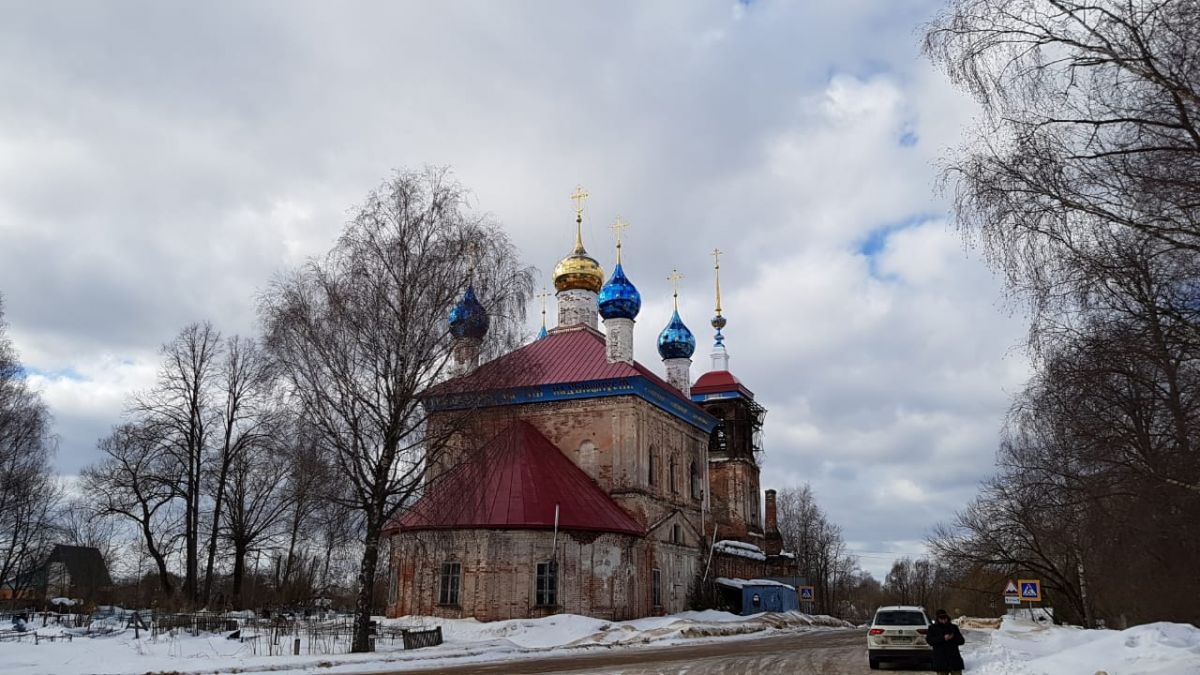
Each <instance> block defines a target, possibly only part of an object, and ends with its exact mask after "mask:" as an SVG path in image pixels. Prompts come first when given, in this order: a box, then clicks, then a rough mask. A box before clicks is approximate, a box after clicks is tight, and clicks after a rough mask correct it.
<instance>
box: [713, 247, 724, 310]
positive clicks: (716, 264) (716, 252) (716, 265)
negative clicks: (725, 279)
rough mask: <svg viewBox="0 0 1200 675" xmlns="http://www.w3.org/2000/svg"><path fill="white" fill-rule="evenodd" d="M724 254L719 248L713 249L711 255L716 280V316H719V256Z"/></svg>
mask: <svg viewBox="0 0 1200 675" xmlns="http://www.w3.org/2000/svg"><path fill="white" fill-rule="evenodd" d="M722 253H724V251H722V250H721V249H719V248H714V249H713V250H712V253H710V254H709V255H711V256H712V257H713V269H714V270H716V278H717V316H720V315H721V254H722Z"/></svg>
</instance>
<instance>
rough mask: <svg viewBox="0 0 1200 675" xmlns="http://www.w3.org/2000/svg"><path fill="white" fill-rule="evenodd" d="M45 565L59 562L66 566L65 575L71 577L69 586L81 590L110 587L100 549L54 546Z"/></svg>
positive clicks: (65, 545) (63, 545)
mask: <svg viewBox="0 0 1200 675" xmlns="http://www.w3.org/2000/svg"><path fill="white" fill-rule="evenodd" d="M46 562H47V563H56V562H60V563H63V564H64V565H66V567H67V573H68V574H70V575H71V585H72V586H77V587H83V588H101V587H104V586H111V585H112V578H111V577H109V575H108V565H105V564H104V557H103V556H101V555H100V549H97V548H95V547H93V546H70V545H67V544H55V545H54V550H53V551H51V552H50V558H49V559H48V560H47V561H46Z"/></svg>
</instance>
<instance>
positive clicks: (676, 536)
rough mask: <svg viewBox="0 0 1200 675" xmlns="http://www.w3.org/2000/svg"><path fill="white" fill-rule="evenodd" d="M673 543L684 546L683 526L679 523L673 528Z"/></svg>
mask: <svg viewBox="0 0 1200 675" xmlns="http://www.w3.org/2000/svg"><path fill="white" fill-rule="evenodd" d="M671 543H672V544H682V543H683V526H682V525H680V524H678V523H676V524H674V525H672V526H671Z"/></svg>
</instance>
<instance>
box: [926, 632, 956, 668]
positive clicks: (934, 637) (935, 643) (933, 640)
mask: <svg viewBox="0 0 1200 675" xmlns="http://www.w3.org/2000/svg"><path fill="white" fill-rule="evenodd" d="M925 641H926V642H928V643H929V646H930V647H933V670H962V669H963V660H962V654H959V653H958V646H959V645H961V644H963V643H964V642H966V640H964V639H963V636H962V631H960V630H958V626H955V625H954V624H952V623H950V622H946V623H938V622H937V621H934V622H933V623H931V624H929V632H927V633H926V634H925Z"/></svg>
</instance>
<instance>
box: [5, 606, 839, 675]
mask: <svg viewBox="0 0 1200 675" xmlns="http://www.w3.org/2000/svg"><path fill="white" fill-rule="evenodd" d="M382 624H383V625H384V626H399V627H413V628H422V627H431V626H433V625H439V626H441V627H442V635H443V637H444V639H445V642H444V644H442V645H440V646H437V647H427V648H425V649H418V650H413V651H404V650H403V649H402V648H401V646H400V644H399V642H398V641H397V642H396V643H395V644H394V645H393V644H390V643H388V642H387V641H386V640H384V641H383V642H382V644H380V645H379V651H377V652H375V653H372V654H326V655H307V654H306V653H305V652H306V651H307V644H302V646H301V655H300V656H291V655H282V656H281V655H278V653H279V651H281V650H282V651H290V650H287V644H286V643H285V644H284V645H283V646H281V647H277V648H275V649H274V651H275V652H276V655H268V654H265V653H264V652H265V651H267V649H266V646H265V644H263V643H262V642H260V643H259V645H258V647H257V650H256V649H255V648H253V647H252V646H251V644H250V643H242V642H238V641H236V640H228V639H226V638H225V635H224V634H207V635H200V636H191V635H188V634H186V633H184V634H178V635H175V636H168V635H163V636H159V637H158V638H157V639H150V638H147V637H146V635H145V633H143V634H142V637H141V639H139V640H135V639H134V637H133V632H132V630H125V631H122V632H119V633H115V634H112V635H108V636H104V637H96V638H87V637H76V638H75V639H74V640H72V641H71V642H62V641H56V642H42V643H41V644H37V645H34V644H33V643H32V642H30V641H22V642H3V643H0V673H4V674H5V675H42V674H45V673H54V674H55V675H85V674H87V675H91V674H108V673H111V674H118V673H120V674H125V673H152V672H171V673H224V672H231V671H238V672H253V671H272V672H273V673H299V672H320V673H336V672H349V671H353V672H369V671H387V670H394V669H395V668H397V667H398V666H399V665H406V666H410V667H428V668H431V669H433V668H436V667H438V666H439V665H444V664H449V663H469V662H476V661H493V660H499V659H520V658H536V657H537V656H541V655H545V653H546V652H547V651H548V650H562V649H587V648H589V647H591V648H595V647H598V646H606V647H612V646H627V647H633V646H636V645H644V644H655V645H662V644H672V643H678V642H683V641H686V640H691V639H697V638H713V637H725V638H732V637H735V636H757V635H763V634H765V633H768V632H779V631H800V630H818V629H823V628H834V627H845V626H848V624H846V623H845V622H842V621H840V620H838V619H833V618H831V617H822V616H809V615H805V614H799V613H794V612H788V613H784V614H774V613H766V614H756V615H754V616H749V617H744V616H737V615H734V614H729V613H727V612H716V611H704V612H683V613H681V614H675V615H671V616H663V617H649V618H645V619H636V620H633V621H622V622H612V621H603V620H601V619H593V618H589V617H585V616H577V615H573V614H558V615H555V616H549V617H545V618H541V619H528V620H521V619H519V620H512V621H494V622H490V623H480V622H478V621H475V620H474V619H457V620H442V619H430V618H426V617H406V618H402V619H393V620H383V621H382ZM38 630H39V632H40V633H41V634H42V635H46V636H49V635H61V634H63V633H65V632H68V631H66V630H65V629H62V628H58V627H48V628H41V629H38ZM255 651H257V654H256V653H255Z"/></svg>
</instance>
